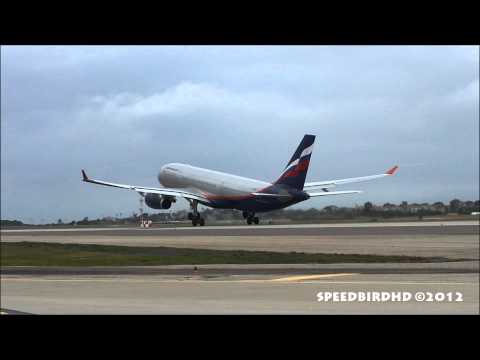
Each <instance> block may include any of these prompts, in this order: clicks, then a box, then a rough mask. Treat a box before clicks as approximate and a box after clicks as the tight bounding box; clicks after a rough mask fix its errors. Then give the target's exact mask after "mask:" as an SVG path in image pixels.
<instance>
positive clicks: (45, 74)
mask: <svg viewBox="0 0 480 360" xmlns="http://www.w3.org/2000/svg"><path fill="white" fill-rule="evenodd" d="M1 56H2V64H1V66H2V68H1V71H2V74H1V75H2V80H1V89H2V94H1V96H2V108H1V114H2V217H10V218H20V219H27V218H31V219H35V221H41V219H42V218H44V219H45V221H46V219H49V220H56V219H58V218H59V217H62V218H66V219H72V218H79V217H83V216H89V217H96V216H100V215H111V214H114V213H119V212H122V213H124V214H125V213H129V212H132V211H134V210H135V209H136V208H137V205H138V204H137V201H138V199H137V197H136V195H135V194H134V193H132V194H129V193H128V192H125V191H122V190H114V189H103V188H101V189H98V188H95V187H93V186H90V187H89V186H86V185H85V184H83V183H82V182H81V181H79V179H80V175H79V170H80V169H81V168H86V169H87V170H88V171H89V172H90V173H91V176H95V177H99V178H105V179H111V180H113V181H117V182H125V183H132V184H138V185H150V186H155V185H157V184H156V175H157V172H158V169H159V168H160V167H161V166H162V165H163V164H165V163H168V162H173V161H175V162H185V163H190V164H193V165H197V166H202V167H208V168H212V169H215V170H220V171H226V172H230V173H234V174H237V175H243V176H248V177H253V178H258V179H261V180H267V181H271V180H273V179H275V178H276V177H277V176H278V174H279V172H280V171H281V169H282V168H283V167H284V166H285V162H286V161H287V160H288V159H289V158H290V156H291V153H292V152H293V151H294V149H295V147H296V146H297V145H298V142H299V141H300V139H301V137H302V136H303V135H304V134H305V133H314V134H316V135H317V140H316V144H315V150H314V153H313V156H312V163H311V167H310V170H309V175H308V178H309V179H310V180H323V179H329V178H342V177H350V176H361V175H368V174H372V173H377V172H378V171H383V170H385V169H387V168H388V167H390V166H392V165H394V164H395V163H398V164H399V165H400V171H399V173H398V174H397V175H396V176H395V177H394V178H392V179H388V180H386V181H379V182H376V183H372V184H365V185H361V186H360V188H361V189H364V190H366V193H365V194H362V195H361V196H357V197H344V198H335V199H333V200H330V199H329V200H328V201H327V203H335V204H340V205H341V204H354V203H357V202H359V203H362V202H365V201H367V200H370V201H374V202H375V201H378V202H386V201H390V202H395V201H397V202H399V201H402V200H407V201H420V202H422V201H430V200H432V201H433V200H442V201H447V200H449V199H450V198H453V197H460V198H465V199H467V198H468V199H470V198H474V197H478V160H479V159H478V142H479V141H478V122H479V121H478V119H479V105H478V103H479V93H478V88H479V82H478V81H479V80H478V79H479V73H478V67H479V63H478V57H479V54H478V47H323V46H322V47H210V46H205V47H204V46H202V47H182V46H167V47H152V46H148V47H110V46H108V47H39V46H35V47H2V55H1ZM412 164H414V165H412ZM325 201H326V200H323V199H322V200H318V199H317V200H312V201H309V202H308V203H305V204H301V205H299V206H307V207H308V206H320V207H321V206H324V205H326V203H325ZM182 206H185V204H183V202H182V201H180V202H178V203H177V205H176V207H182Z"/></svg>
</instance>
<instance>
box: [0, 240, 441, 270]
mask: <svg viewBox="0 0 480 360" xmlns="http://www.w3.org/2000/svg"><path fill="white" fill-rule="evenodd" d="M439 261H450V260H449V259H447V258H441V257H418V256H383V255H360V254H309V253H297V252H290V253H282V252H270V251H244V250H206V249H183V248H173V247H133V246H112V245H86V244H56V243H55V244H54V243H33V242H18V243H8V242H2V243H1V266H146V265H202V264H328V263H385V262H392V263H399V262H403V263H404V262H439Z"/></svg>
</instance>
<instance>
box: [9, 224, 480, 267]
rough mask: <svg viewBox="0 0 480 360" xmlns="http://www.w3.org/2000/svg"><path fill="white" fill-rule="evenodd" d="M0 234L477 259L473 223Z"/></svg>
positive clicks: (36, 238) (35, 238) (76, 240)
mask: <svg viewBox="0 0 480 360" xmlns="http://www.w3.org/2000/svg"><path fill="white" fill-rule="evenodd" d="M1 235H2V241H4V242H18V241H31V242H58V243H71V244H74V243H78V244H102V245H124V246H170V247H181V248H196V249H217V250H239V249H241V250H257V251H280V252H292V251H296V252H307V253H344V254H377V255H409V256H440V257H448V258H455V259H478V258H479V225H478V222H477V221H459V222H453V221H452V222H444V223H439V222H430V223H418V222H416V223H382V224H378V223H367V224H365V223H361V224H320V225H317V224H312V225H278V226H269V225H264V226H232V227H225V226H219V227H203V228H189V227H188V228H185V227H179V228H175V229H172V228H149V229H142V228H113V229H112V228H94V229H92V228H90V229H79V228H73V229H53V230H52V229H36V230H33V229H23V230H3V231H2V233H1Z"/></svg>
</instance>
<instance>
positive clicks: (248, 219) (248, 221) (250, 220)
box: [247, 217, 252, 225]
mask: <svg viewBox="0 0 480 360" xmlns="http://www.w3.org/2000/svg"><path fill="white" fill-rule="evenodd" d="M247 224H248V225H252V218H251V217H248V218H247Z"/></svg>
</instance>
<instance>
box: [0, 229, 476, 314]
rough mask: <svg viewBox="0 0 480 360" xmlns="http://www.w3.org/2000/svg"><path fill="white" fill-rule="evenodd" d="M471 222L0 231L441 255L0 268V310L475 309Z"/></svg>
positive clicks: (76, 238) (20, 237)
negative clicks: (339, 296)
mask: <svg viewBox="0 0 480 360" xmlns="http://www.w3.org/2000/svg"><path fill="white" fill-rule="evenodd" d="M478 230H479V226H478V222H466V223H465V222H450V223H449V224H447V223H445V224H444V225H442V224H441V223H428V224H427V223H420V224H419V223H401V224H399V223H390V224H388V223H387V224H385V223H382V224H377V223H371V224H370V223H369V224H335V225H333V224H332V225H330V224H329V225H285V226H268V225H266V226H257V227H253V226H252V227H247V226H241V227H204V228H176V229H172V228H153V229H140V228H118V229H111V228H107V229H92V228H90V229H61V230H60V229H58V230H57V229H55V230H52V229H38V230H33V229H23V230H20V231H18V230H17V231H11V230H2V232H1V235H2V242H7V241H8V242H10V241H39V242H43V241H47V242H60V243H88V244H109V245H127V246H133V245H136V246H137V245H138V246H174V247H188V248H210V249H244V250H268V251H298V252H318V253H320V252H322V253H346V254H348V253H356V254H379V255H412V256H442V257H447V258H450V259H470V261H453V262H446V263H401V264H400V263H399V264H395V263H390V264H379V263H377V264H359V263H357V264H297V265H291V264H288V265H286V264H276V265H222V264H219V265H199V266H195V265H194V264H192V265H186V266H185V265H182V266H152V267H83V268H75V267H68V268H65V267H41V268H39V267H3V268H2V273H1V289H2V293H1V303H2V310H5V309H8V310H7V311H6V312H7V313H13V312H15V311H17V312H25V313H32V314H479V262H478V259H479V231H478ZM319 292H410V293H411V294H416V293H417V292H430V293H432V294H437V293H439V292H441V293H446V294H448V293H451V294H457V293H460V294H461V301H433V302H427V301H425V302H419V301H416V300H414V299H411V300H409V301H405V302H395V301H386V302H372V301H364V302H362V301H353V302H319V301H318V298H317V295H318V293H319Z"/></svg>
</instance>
